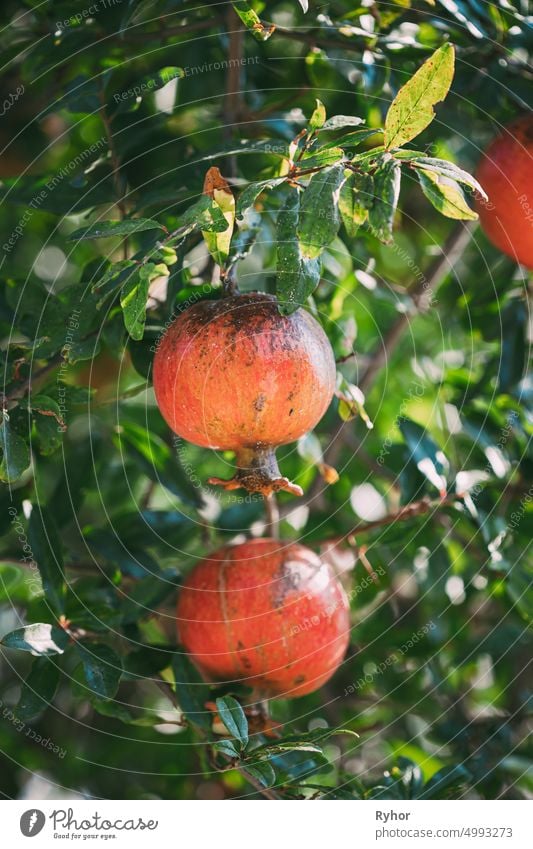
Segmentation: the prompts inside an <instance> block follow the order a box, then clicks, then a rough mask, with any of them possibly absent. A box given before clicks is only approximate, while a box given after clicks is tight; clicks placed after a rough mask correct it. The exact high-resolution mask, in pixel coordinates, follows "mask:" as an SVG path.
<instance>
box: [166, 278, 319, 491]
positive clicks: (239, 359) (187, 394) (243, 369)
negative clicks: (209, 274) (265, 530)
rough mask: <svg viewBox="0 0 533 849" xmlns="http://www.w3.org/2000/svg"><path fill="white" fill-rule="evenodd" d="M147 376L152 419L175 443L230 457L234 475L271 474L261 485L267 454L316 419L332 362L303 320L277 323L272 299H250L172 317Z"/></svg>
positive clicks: (300, 314)
mask: <svg viewBox="0 0 533 849" xmlns="http://www.w3.org/2000/svg"><path fill="white" fill-rule="evenodd" d="M153 376H154V389H155V394H156V398H157V403H158V405H159V409H160V411H161V413H162V415H163V417H164V418H165V419H166V421H167V422H168V424H169V425H170V427H171V428H172V430H173V431H175V433H177V434H179V436H182V437H183V438H184V439H187V440H188V441H189V442H193V443H194V444H195V445H201V446H205V447H208V448H218V449H231V450H234V451H236V452H237V465H238V466H242V467H252V466H253V467H255V466H262V467H264V468H266V467H269V466H272V464H274V465H273V467H272V468H271V469H270V471H269V470H268V468H267V469H266V471H264V475H265V478H268V477H269V475H270V477H272V479H275V478H276V475H279V470H278V469H277V467H276V466H275V459H273V454H272V452H271V450H269V449H272V448H274V447H276V446H278V445H284V444H286V443H288V442H293V441H294V440H295V439H298V438H299V437H300V436H302V435H303V434H304V433H306V432H307V431H309V430H311V429H312V428H313V427H314V426H315V425H316V423H317V422H318V421H319V420H320V419H321V418H322V416H323V415H324V413H325V411H326V409H327V407H328V405H329V403H330V401H331V398H332V395H333V391H334V388H335V360H334V357H333V352H332V350H331V346H330V344H329V342H328V339H327V337H326V335H325V333H324V331H323V330H322V328H321V327H320V325H319V324H318V323H317V322H316V321H315V319H314V318H313V317H312V316H311V315H310V314H309V313H308V312H306V311H305V310H298V311H297V312H295V313H293V314H292V315H291V316H282V315H280V313H279V311H278V305H277V301H276V299H275V298H274V297H272V296H270V295H266V294H262V293H257V292H254V293H250V294H244V295H235V296H231V297H227V298H222V299H220V300H217V301H200V302H199V303H197V304H195V305H194V306H192V307H190V308H189V309H187V310H186V311H185V312H183V313H182V314H181V315H179V316H178V318H177V319H175V321H174V322H173V323H172V324H171V325H170V327H169V328H168V330H167V331H166V333H165V335H164V336H163V338H162V340H161V342H160V344H159V346H158V348H157V351H156V354H155V358H154V369H153ZM258 450H259V454H260V455H261V457H260V460H258V459H257V452H258ZM239 454H240V455H241V457H240V458H239ZM264 455H266V456H264ZM239 460H240V461H241V462H240V461H239ZM270 472H272V474H270ZM214 480H215V481H216V482H217V483H221V482H220V481H219V480H218V479H214ZM280 480H281V479H280ZM282 480H286V479H282ZM222 483H224V482H222ZM225 483H227V482H225ZM252 483H253V481H252ZM238 485H241V482H237V483H236V484H235V486H238ZM243 485H246V482H245V483H244V484H243ZM235 486H231V487H228V488H235ZM248 488H251V489H253V488H254V487H253V486H252V485H250V486H248ZM277 488H280V489H281V488H288V487H285V486H282V485H281V484H280V485H279V486H275V487H273V489H277ZM256 491H258V492H261V491H263V489H261V486H260V485H258V486H257V487H256ZM264 494H268V490H267V491H265V493H264ZM298 494H301V491H300V492H299V493H298Z"/></svg>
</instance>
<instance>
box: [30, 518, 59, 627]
mask: <svg viewBox="0 0 533 849" xmlns="http://www.w3.org/2000/svg"><path fill="white" fill-rule="evenodd" d="M28 541H29V544H30V547H31V550H32V554H33V559H34V560H35V562H36V563H37V566H38V568H39V574H40V576H41V579H42V582H43V588H44V594H45V597H46V599H47V600H48V601H49V602H50V604H51V605H52V606H53V607H54V609H55V610H56V612H57V613H64V612H65V599H66V594H67V585H66V581H65V573H64V570H63V553H62V546H61V541H60V539H59V535H58V532H57V529H56V526H55V522H54V520H53V519H52V516H51V515H50V512H49V511H48V510H47V509H46V508H44V507H40V506H39V504H34V505H33V510H32V511H31V516H30V521H29V525H28Z"/></svg>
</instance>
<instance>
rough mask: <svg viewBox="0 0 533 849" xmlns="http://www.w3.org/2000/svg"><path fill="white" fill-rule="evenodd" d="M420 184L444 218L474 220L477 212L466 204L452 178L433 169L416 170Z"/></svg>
mask: <svg viewBox="0 0 533 849" xmlns="http://www.w3.org/2000/svg"><path fill="white" fill-rule="evenodd" d="M418 179H419V181H420V186H421V188H422V191H423V192H424V194H425V196H426V197H427V199H428V200H429V201H430V202H431V203H432V204H433V206H434V207H435V209H438V211H439V212H440V213H441V214H442V215H445V216H446V218H455V219H459V220H465V221H475V220H476V219H477V213H476V212H474V210H473V209H470V207H469V206H468V204H467V202H466V199H465V196H464V194H463V190H462V189H461V187H460V186H459V184H458V183H456V182H455V181H454V180H450V179H449V178H448V177H442V176H440V175H439V174H435V173H434V172H433V171H424V170H423V169H420V170H419V171H418Z"/></svg>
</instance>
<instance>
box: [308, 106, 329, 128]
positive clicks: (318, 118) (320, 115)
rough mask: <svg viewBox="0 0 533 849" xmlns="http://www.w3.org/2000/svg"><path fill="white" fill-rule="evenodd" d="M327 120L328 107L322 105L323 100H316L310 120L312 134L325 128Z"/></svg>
mask: <svg viewBox="0 0 533 849" xmlns="http://www.w3.org/2000/svg"><path fill="white" fill-rule="evenodd" d="M325 120H326V107H325V106H324V104H323V103H322V101H321V100H319V99H318V97H317V99H316V106H315V109H314V111H313V114H312V115H311V117H310V119H309V129H310V130H311V132H314V131H315V130H320V128H321V127H323V126H324V122H325Z"/></svg>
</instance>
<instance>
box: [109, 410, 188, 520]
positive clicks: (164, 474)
mask: <svg viewBox="0 0 533 849" xmlns="http://www.w3.org/2000/svg"><path fill="white" fill-rule="evenodd" d="M115 439H116V442H117V444H118V446H119V448H120V450H121V451H124V455H125V456H127V457H128V458H131V459H132V460H134V461H135V462H136V463H137V464H138V465H139V466H140V468H141V469H142V471H143V472H144V474H145V475H146V476H147V477H148V478H149V479H150V480H153V481H154V483H157V484H159V485H161V486H164V487H166V488H167V489H168V490H169V491H170V492H173V493H174V495H177V496H178V498H180V499H181V500H182V501H184V502H185V503H186V504H191V505H193V506H194V507H201V506H202V505H203V499H202V496H201V493H200V492H199V491H198V489H197V488H196V487H195V486H193V484H192V482H191V480H190V479H189V477H188V476H187V474H186V472H185V470H184V469H183V467H182V466H181V465H180V463H179V460H178V459H177V457H176V456H175V455H174V454H173V452H172V451H171V449H170V447H169V446H168V445H167V444H166V442H165V441H164V440H163V439H161V437H160V436H157V434H155V433H152V432H151V431H148V430H146V428H143V427H140V426H139V425H137V424H135V423H134V422H127V421H124V422H123V423H122V424H121V428H120V432H119V433H117V434H116V437H115Z"/></svg>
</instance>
